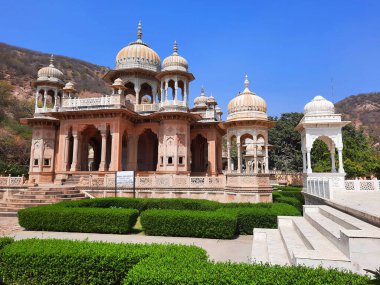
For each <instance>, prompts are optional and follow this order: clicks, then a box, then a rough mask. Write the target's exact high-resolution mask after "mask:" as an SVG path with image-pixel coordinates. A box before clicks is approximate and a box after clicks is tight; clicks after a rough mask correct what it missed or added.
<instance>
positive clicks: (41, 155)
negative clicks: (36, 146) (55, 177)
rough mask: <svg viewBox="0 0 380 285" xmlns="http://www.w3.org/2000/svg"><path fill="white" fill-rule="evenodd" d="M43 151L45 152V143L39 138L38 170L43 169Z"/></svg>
mask: <svg viewBox="0 0 380 285" xmlns="http://www.w3.org/2000/svg"><path fill="white" fill-rule="evenodd" d="M44 152H45V144H44V140H41V148H40V160H39V161H38V171H39V172H42V171H43V165H44Z"/></svg>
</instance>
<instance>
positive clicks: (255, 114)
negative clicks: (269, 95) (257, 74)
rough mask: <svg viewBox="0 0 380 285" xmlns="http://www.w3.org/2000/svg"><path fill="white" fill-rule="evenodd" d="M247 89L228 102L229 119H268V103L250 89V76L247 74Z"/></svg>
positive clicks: (245, 82) (245, 83)
mask: <svg viewBox="0 0 380 285" xmlns="http://www.w3.org/2000/svg"><path fill="white" fill-rule="evenodd" d="M244 85H245V89H244V91H243V92H241V93H239V94H238V95H237V96H236V97H235V98H234V99H232V100H231V101H230V103H228V116H227V121H235V120H257V119H259V120H260V119H267V118H268V116H267V113H266V112H267V103H266V102H265V100H264V99H263V98H261V97H259V96H257V95H256V93H254V92H252V91H251V90H249V88H248V86H249V81H248V76H247V75H246V76H245V81H244Z"/></svg>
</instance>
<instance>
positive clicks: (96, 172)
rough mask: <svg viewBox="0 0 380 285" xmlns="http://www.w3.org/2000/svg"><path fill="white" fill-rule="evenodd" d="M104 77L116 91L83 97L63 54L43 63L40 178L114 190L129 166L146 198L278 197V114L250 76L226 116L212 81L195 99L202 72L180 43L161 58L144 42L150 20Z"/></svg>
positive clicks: (37, 135) (35, 179) (36, 122)
mask: <svg viewBox="0 0 380 285" xmlns="http://www.w3.org/2000/svg"><path fill="white" fill-rule="evenodd" d="M103 78H104V80H105V81H106V82H107V83H109V85H110V89H111V90H112V92H110V94H108V95H103V96H101V97H94V98H80V97H78V96H77V91H76V90H75V86H74V84H73V83H71V82H68V83H66V84H65V82H64V76H63V73H62V72H61V71H60V70H59V69H57V68H56V67H55V66H54V59H53V56H52V58H51V62H50V65H49V66H47V67H44V68H42V69H40V70H39V71H38V78H37V80H36V81H35V82H33V84H34V86H35V88H36V95H35V99H36V105H35V114H34V117H33V118H27V119H22V120H21V122H22V123H23V124H28V125H30V126H31V127H32V128H33V139H32V146H31V159H30V171H29V183H30V184H32V185H38V186H41V185H49V184H55V185H71V186H73V185H74V186H77V187H79V186H82V187H88V190H89V191H90V190H91V191H94V189H100V188H104V189H106V188H107V187H109V188H110V189H112V187H114V183H115V178H114V177H115V173H116V172H117V171H124V170H128V171H135V173H136V175H137V177H136V187H137V189H138V192H139V196H140V197H191V198H206V199H212V200H218V201H237V202H245V201H249V202H259V201H271V200H272V197H271V187H270V184H269V168H268V165H269V162H268V161H269V157H268V148H269V145H268V129H269V128H271V127H272V126H273V125H274V123H273V122H272V121H269V120H268V117H267V113H266V110H267V106H266V102H265V101H264V100H263V99H262V98H261V97H259V96H257V95H256V94H255V93H254V92H251V91H250V90H249V88H248V86H249V82H248V78H246V80H245V89H244V91H243V92H241V93H238V94H237V96H236V97H235V98H233V99H232V100H231V102H230V103H229V105H228V117H227V121H226V122H223V121H222V111H221V109H220V108H219V107H218V105H217V101H216V100H215V98H214V97H212V96H209V97H208V96H206V95H205V92H204V89H203V88H202V91H201V94H200V95H199V96H198V97H196V98H195V100H194V107H193V108H190V107H189V83H190V82H191V81H192V80H194V76H193V74H192V73H190V72H189V70H188V62H187V60H186V59H185V58H183V57H182V56H180V55H179V54H178V47H177V43H176V42H175V43H174V49H173V53H172V54H171V55H170V56H168V57H166V58H165V59H164V60H163V61H162V63H161V60H160V57H159V56H158V54H157V53H156V52H155V51H154V50H153V49H151V48H150V47H149V46H148V45H147V44H146V43H144V42H143V41H142V28H141V23H139V26H138V33H137V40H136V41H134V42H131V43H130V44H129V45H127V46H126V47H124V48H123V49H121V50H120V51H119V53H118V54H117V56H116V67H115V69H113V70H110V71H108V72H107V74H105V75H104V77H103ZM225 135H226V138H225V139H226V141H227V143H226V146H225V147H224V148H225V149H226V151H227V157H228V158H227V165H225V166H223V163H222V148H223V139H224V136H225ZM232 149H236V152H237V157H236V159H235V160H234V158H233V157H232V155H231V150H232ZM94 193H95V192H94ZM95 195H96V193H95ZM123 195H126V196H128V195H130V191H125V192H124V193H123Z"/></svg>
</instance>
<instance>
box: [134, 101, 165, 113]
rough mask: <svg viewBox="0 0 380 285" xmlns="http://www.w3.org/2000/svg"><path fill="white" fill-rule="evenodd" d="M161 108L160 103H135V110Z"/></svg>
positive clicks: (150, 110) (147, 110)
mask: <svg viewBox="0 0 380 285" xmlns="http://www.w3.org/2000/svg"><path fill="white" fill-rule="evenodd" d="M159 108H160V106H159V104H158V103H154V104H136V105H134V110H135V112H137V113H139V112H156V111H158V109H159Z"/></svg>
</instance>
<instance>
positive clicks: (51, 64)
mask: <svg viewBox="0 0 380 285" xmlns="http://www.w3.org/2000/svg"><path fill="white" fill-rule="evenodd" d="M53 63H54V55H51V56H50V64H49V66H50V67H54V64H53Z"/></svg>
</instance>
